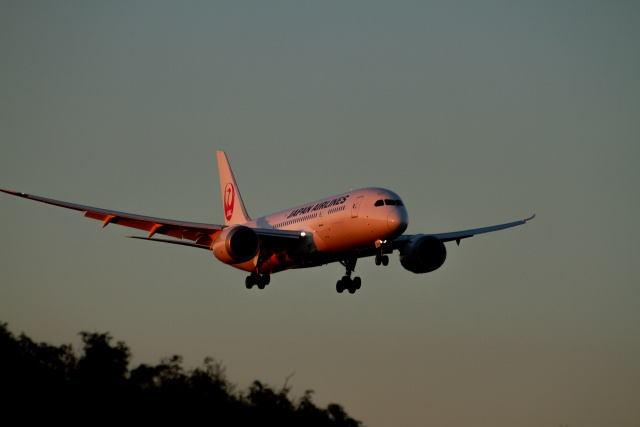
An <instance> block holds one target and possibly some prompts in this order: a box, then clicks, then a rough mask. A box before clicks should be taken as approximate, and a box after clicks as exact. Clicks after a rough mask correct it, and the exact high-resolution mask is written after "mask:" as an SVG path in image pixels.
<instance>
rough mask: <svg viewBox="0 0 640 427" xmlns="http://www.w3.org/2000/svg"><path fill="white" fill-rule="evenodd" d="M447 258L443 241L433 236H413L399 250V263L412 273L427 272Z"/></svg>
mask: <svg viewBox="0 0 640 427" xmlns="http://www.w3.org/2000/svg"><path fill="white" fill-rule="evenodd" d="M445 259H447V249H446V248H445V247H444V243H442V241H441V240H440V239H438V238H435V237H433V236H425V235H423V234H418V235H416V236H413V237H412V238H411V240H409V242H408V243H407V244H405V245H404V247H403V248H402V250H401V251H400V263H401V264H402V266H403V267H404V268H406V269H407V270H409V271H411V272H412V273H428V272H430V271H434V270H437V269H438V268H440V267H441V266H442V264H444V260H445Z"/></svg>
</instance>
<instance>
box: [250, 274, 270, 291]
mask: <svg viewBox="0 0 640 427" xmlns="http://www.w3.org/2000/svg"><path fill="white" fill-rule="evenodd" d="M269 282H271V275H270V274H269V273H265V274H262V275H260V274H258V273H251V275H250V276H247V278H246V279H244V285H245V286H246V287H247V289H251V288H253V285H257V286H258V289H264V287H265V286H267V285H268V284H269Z"/></svg>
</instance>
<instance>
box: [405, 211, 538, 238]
mask: <svg viewBox="0 0 640 427" xmlns="http://www.w3.org/2000/svg"><path fill="white" fill-rule="evenodd" d="M535 217H536V216H535V214H534V215H533V216H531V217H530V218H527V219H523V220H520V221H514V222H508V223H506V224H500V225H493V226H491V227H482V228H473V229H471V230H463V231H453V232H450V233H435V234H426V235H427V236H433V237H436V238H438V239H440V240H441V241H443V242H450V241H452V240H455V241H456V242H457V243H458V245H459V244H460V240H462V239H466V238H468V237H473V236H475V235H476V234H483V233H490V232H492V231H498V230H504V229H505V228H511V227H516V226H518V225H522V224H526V223H527V221H531V220H532V219H533V218H535ZM412 237H413V235H402V236H400V237H398V238H397V239H395V240H394V243H398V244H400V245H401V244H402V243H403V242H404V241H406V240H409V239H411V238H412Z"/></svg>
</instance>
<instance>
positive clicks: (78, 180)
mask: <svg viewBox="0 0 640 427" xmlns="http://www.w3.org/2000/svg"><path fill="white" fill-rule="evenodd" d="M638 22H640V3H638V2H634V1H613V2H598V1H559V2H551V1H542V2H540V1H537V2H523V1H485V2H475V1H436V2H433V1H425V2H413V1H400V2H396V1H394V2H379V1H368V2H364V1H353V2H280V1H274V2H258V1H239V2H195V1H186V2H166V1H138V2H124V1H113V2H99V1H68V2H47V1H27V2H25V1H3V2H1V3H0V70H1V71H0V72H1V75H2V78H1V79H0V94H1V95H0V188H5V189H10V190H15V191H22V192H27V193H31V194H35V195H39V196H43V197H49V198H53V199H58V200H64V201H69V202H74V203H80V204H86V205H90V206H97V207H103V208H108V209H114V210H119V211H124V212H132V213H137V214H141V215H149V216H156V217H162V218H171V219H179V220H185V221H196V222H207V223H215V224H219V223H222V222H223V221H224V217H223V207H222V200H221V196H220V186H219V182H218V171H217V164H216V154H215V152H216V150H224V151H226V153H227V155H228V157H229V160H230V163H231V166H232V168H233V171H234V173H235V176H236V180H237V182H238V186H239V188H240V189H241V191H242V196H243V199H244V202H245V205H246V208H247V210H248V212H249V214H250V215H251V216H252V217H257V216H260V215H265V214H268V213H270V212H275V211H278V210H281V209H284V208H286V207H289V206H296V205H300V204H304V203H307V202H310V201H313V200H317V199H320V198H323V197H328V196H331V195H333V194H338V193H341V192H344V191H348V190H350V189H356V188H360V187H367V186H379V187H385V188H389V189H391V190H393V191H396V192H397V193H399V194H400V196H401V197H402V199H403V201H404V202H405V204H406V206H407V209H408V211H409V227H408V229H407V233H411V234H416V233H427V234H428V233H439V232H448V231H456V230H462V229H468V228H475V227H483V226H489V225H495V224H500V223H504V222H510V221H515V220H520V219H523V218H527V217H529V216H531V215H532V214H534V213H535V214H537V216H536V218H535V220H533V221H531V222H529V223H527V224H526V225H524V226H520V227H516V228H513V229H509V230H505V231H500V232H496V233H490V234H486V235H482V236H476V237H473V238H471V239H466V240H464V241H463V242H462V243H461V245H460V247H457V246H456V245H455V243H448V244H447V249H448V257H447V261H446V262H445V264H444V265H443V266H442V267H441V268H440V269H439V270H437V271H435V272H432V273H428V274H418V275H416V274H413V273H410V272H409V271H406V270H404V269H403V268H402V266H401V265H400V263H399V261H398V255H397V253H394V254H393V255H392V256H391V261H390V264H389V266H387V267H376V266H375V265H374V263H373V259H363V260H360V261H359V262H358V264H357V267H356V272H355V274H357V275H358V276H360V277H361V278H362V282H363V285H362V289H360V290H359V291H358V292H357V293H356V294H355V295H350V294H348V293H344V294H338V293H336V291H335V283H336V281H337V280H338V279H339V278H340V277H341V276H342V275H343V274H344V270H343V267H342V266H340V265H339V264H331V265H328V266H324V267H320V268H314V269H306V270H292V271H286V272H282V273H279V274H277V275H275V276H273V277H272V280H271V284H270V285H269V286H268V287H267V289H265V290H263V291H260V290H258V289H256V288H254V289H252V290H250V291H249V290H247V289H245V287H244V278H245V273H244V272H242V271H240V270H236V269H234V268H231V267H229V266H226V265H223V264H222V263H220V262H218V261H217V260H216V259H215V257H213V256H212V255H211V254H210V253H207V252H206V251H200V250H192V249H189V248H185V247H181V246H177V245H158V244H150V243H148V242H144V241H139V240H132V239H125V238H124V237H123V236H127V235H130V234H132V233H133V234H136V231H135V230H131V229H127V228H123V227H117V226H109V227H107V228H105V229H102V228H101V224H100V223H99V222H98V221H93V220H89V219H86V218H83V217H82V215H81V214H80V213H78V212H74V211H69V210H65V209H60V208H57V207H53V206H48V205H43V204H39V203H36V202H32V201H28V200H23V199H18V198H15V197H11V196H9V195H6V194H2V195H0V230H1V231H0V235H1V236H2V237H1V240H0V242H1V243H0V321H1V322H7V323H8V327H9V329H10V330H11V331H13V332H14V333H15V334H19V333H20V332H24V333H25V334H27V335H28V336H29V337H31V338H32V339H34V340H36V341H44V342H47V343H49V344H52V345H61V344H68V343H71V344H73V345H74V346H75V347H76V348H78V347H80V343H81V342H80V337H79V336H78V333H79V332H81V331H90V332H92V331H98V332H109V333H110V334H111V335H112V336H113V337H114V340H116V341H124V342H125V343H126V344H127V346H128V347H129V348H130V349H131V351H132V353H133V358H132V362H131V365H130V366H131V367H135V366H137V365H138V364H140V363H149V364H157V363H159V362H160V360H161V359H162V358H163V357H168V356H171V355H174V354H179V355H182V356H183V358H184V365H185V367H187V368H189V369H191V368H195V367H198V366H200V364H201V363H202V361H203V360H204V358H205V357H207V356H211V357H214V358H215V359H217V360H221V361H222V362H223V364H224V365H225V366H226V367H227V374H228V376H229V379H230V380H231V381H232V382H234V383H235V384H236V385H237V387H238V389H243V388H246V387H247V386H248V385H250V384H251V382H252V381H253V380H256V379H257V380H260V381H261V382H263V383H267V384H269V385H271V386H274V387H280V386H282V385H283V384H284V383H285V381H286V379H287V378H289V377H290V376H291V375H292V374H293V376H292V377H290V378H289V382H288V384H289V385H291V386H292V390H291V395H292V397H294V398H295V397H296V396H302V395H303V394H304V392H305V390H307V389H312V390H314V391H315V393H314V402H315V403H316V404H317V405H319V406H322V407H324V406H326V405H327V404H328V403H330V402H337V403H339V404H341V405H343V407H344V408H345V410H346V411H347V413H348V414H349V415H350V416H352V417H354V418H356V419H358V420H361V421H362V422H363V423H364V424H365V425H367V426H374V427H390V426H398V425H403V426H409V427H412V426H424V425H434V426H435V425H437V426H444V427H447V426H493V427H500V426H559V425H563V426H580V427H590V426H602V425H616V426H637V425H638V422H639V421H640V406H639V405H638V401H639V400H640V283H639V281H638V277H640V267H639V263H638V262H637V258H638V254H639V250H638V240H639V239H640V225H639V222H638V221H637V213H638V211H639V210H640V191H638V184H639V183H640V78H639V76H640V49H639V48H638V47H639V46H640V26H639V25H638ZM138 234H140V233H138ZM142 234H144V233H142Z"/></svg>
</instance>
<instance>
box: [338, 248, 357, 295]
mask: <svg viewBox="0 0 640 427" xmlns="http://www.w3.org/2000/svg"><path fill="white" fill-rule="evenodd" d="M357 260H358V258H356V257H353V258H348V259H346V260H344V261H340V264H342V265H343V266H344V267H345V268H346V269H347V272H346V273H345V275H344V276H343V277H342V279H340V280H338V282H337V283H336V291H338V293H342V292H344V291H345V289H346V290H348V291H349V293H350V294H354V293H355V292H356V291H357V290H358V289H360V287H361V286H362V280H360V278H359V277H354V278H353V279H351V272H353V270H355V268H356V261H357Z"/></svg>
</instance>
